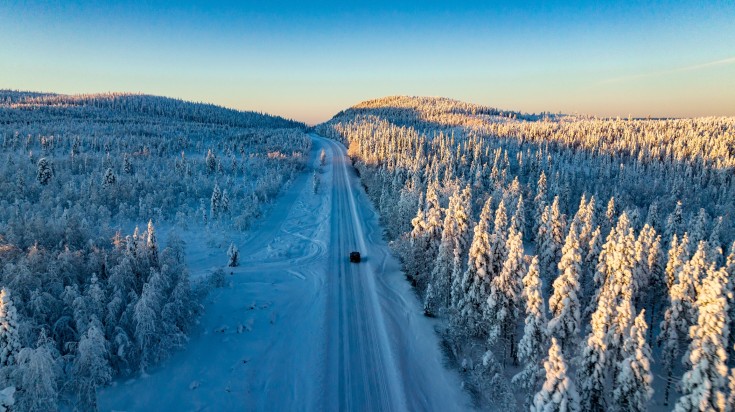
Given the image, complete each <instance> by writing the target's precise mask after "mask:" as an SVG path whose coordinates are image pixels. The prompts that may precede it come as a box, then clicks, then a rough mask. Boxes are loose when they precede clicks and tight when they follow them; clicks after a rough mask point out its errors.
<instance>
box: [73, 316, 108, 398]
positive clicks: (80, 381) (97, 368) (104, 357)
mask: <svg viewBox="0 0 735 412" xmlns="http://www.w3.org/2000/svg"><path fill="white" fill-rule="evenodd" d="M98 323H99V321H97V319H96V317H94V318H93V320H92V321H91V322H90V326H89V328H88V329H87V332H86V333H85V334H84V335H83V336H82V338H81V340H80V341H79V345H78V347H77V356H76V357H75V358H74V366H73V373H74V375H75V376H76V390H77V396H78V400H79V406H80V408H81V409H83V410H97V388H98V387H99V386H102V385H105V384H107V383H108V382H109V381H110V379H111V378H112V368H110V364H109V361H108V352H107V340H106V339H105V335H104V333H103V331H102V330H101V329H100V328H99V326H98V325H97V324H98Z"/></svg>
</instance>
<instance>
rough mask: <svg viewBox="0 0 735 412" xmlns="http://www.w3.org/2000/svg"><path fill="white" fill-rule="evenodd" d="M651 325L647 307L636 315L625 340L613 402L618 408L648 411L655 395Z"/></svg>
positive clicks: (634, 411) (635, 411) (620, 409)
mask: <svg viewBox="0 0 735 412" xmlns="http://www.w3.org/2000/svg"><path fill="white" fill-rule="evenodd" d="M647 329H648V325H647V324H646V320H645V310H644V311H641V313H640V314H639V315H638V316H637V317H636V318H635V322H634V324H633V326H632V327H631V328H630V336H629V337H628V339H627V340H626V347H625V352H626V357H625V358H624V359H623V360H622V361H621V362H620V363H619V364H618V370H619V371H620V372H619V373H618V376H617V380H616V381H615V387H614V389H613V405H614V409H615V410H618V411H633V412H638V411H641V412H642V411H646V410H648V401H649V400H650V399H651V396H652V395H653V389H652V388H651V382H653V374H652V373H651V361H650V360H651V348H650V347H649V346H648V342H647V341H646V330H647Z"/></svg>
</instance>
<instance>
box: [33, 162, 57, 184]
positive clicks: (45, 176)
mask: <svg viewBox="0 0 735 412" xmlns="http://www.w3.org/2000/svg"><path fill="white" fill-rule="evenodd" d="M52 177H54V171H53V168H52V167H51V162H49V161H48V159H46V158H45V157H42V158H40V159H38V164H37V171H36V179H37V180H38V183H40V184H42V185H44V186H45V185H47V184H48V183H49V182H50V181H51V178H52Z"/></svg>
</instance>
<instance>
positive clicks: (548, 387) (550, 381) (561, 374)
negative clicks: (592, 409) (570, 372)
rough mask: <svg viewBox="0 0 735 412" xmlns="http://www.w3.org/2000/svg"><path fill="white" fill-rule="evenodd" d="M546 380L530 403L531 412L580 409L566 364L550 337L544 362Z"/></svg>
mask: <svg viewBox="0 0 735 412" xmlns="http://www.w3.org/2000/svg"><path fill="white" fill-rule="evenodd" d="M544 369H545V370H546V380H545V381H544V384H543V386H542V388H541V390H540V391H539V392H538V393H537V394H536V396H535V397H534V399H533V405H531V411H532V412H576V411H580V410H581V409H580V405H579V395H577V388H576V387H575V386H574V382H572V380H571V379H570V378H569V377H568V376H567V364H566V362H565V361H564V355H563V354H562V352H561V348H560V346H559V344H558V343H557V341H556V338H551V347H550V348H549V357H548V359H547V360H546V361H545V362H544Z"/></svg>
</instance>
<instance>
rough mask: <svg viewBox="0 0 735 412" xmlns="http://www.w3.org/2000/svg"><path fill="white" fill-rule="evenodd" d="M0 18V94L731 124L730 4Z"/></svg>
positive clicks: (305, 110) (98, 10) (380, 7)
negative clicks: (403, 104)
mask: <svg viewBox="0 0 735 412" xmlns="http://www.w3.org/2000/svg"><path fill="white" fill-rule="evenodd" d="M100 3H103V2H94V1H74V0H69V1H46V2H37V1H33V2H21V1H15V0H6V1H3V2H2V3H0V39H1V40H0V88H7V89H16V90H32V91H46V92H57V93H67V94H75V93H96V92H107V91H121V92H141V93H146V94H155V95H163V96H170V97H177V98H182V99H186V100H194V101H202V102H208V103H214V104H219V105H223V106H227V107H232V108H237V109H242V110H256V111H263V112H268V113H272V114H277V115H282V116H286V117H290V118H294V119H297V120H302V121H306V122H308V123H317V122H321V121H324V120H327V119H329V118H330V117H331V116H332V115H334V114H335V113H337V112H338V111H339V110H342V109H344V108H346V107H349V106H351V105H354V104H356V103H358V102H360V101H362V100H366V99H370V98H377V97H382V96H387V95H399V94H401V95H428V96H445V97H451V98H455V99H459V100H464V101H469V102H474V103H479V104H483V105H488V106H493V107H499V108H502V109H509V110H520V111H524V112H540V111H550V112H564V113H575V112H576V113H583V114H593V115H600V116H621V117H627V116H628V115H632V116H636V117H639V116H641V117H642V116H649V115H650V116H655V117H668V116H676V117H693V116H710V115H717V116H721V115H726V116H733V115H735V2H733V1H732V0H729V1H631V2H610V3H608V4H603V3H600V2H595V1H576V2H561V1H530V2H522V3H521V2H512V1H505V2H499V1H494V0H487V1H466V2H461V4H453V3H455V2H449V1H434V0H424V1H420V0H417V1H410V2H409V1H385V0H376V1H368V2H359V3H356V4H350V3H349V2H344V1H342V2H337V1H315V2H302V1H268V0H265V1H264V0H261V1H228V2H209V1H204V0H202V1H186V0H182V1H177V2H173V1H155V2H154V1H111V2H104V3H105V4H104V5H102V4H100Z"/></svg>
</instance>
